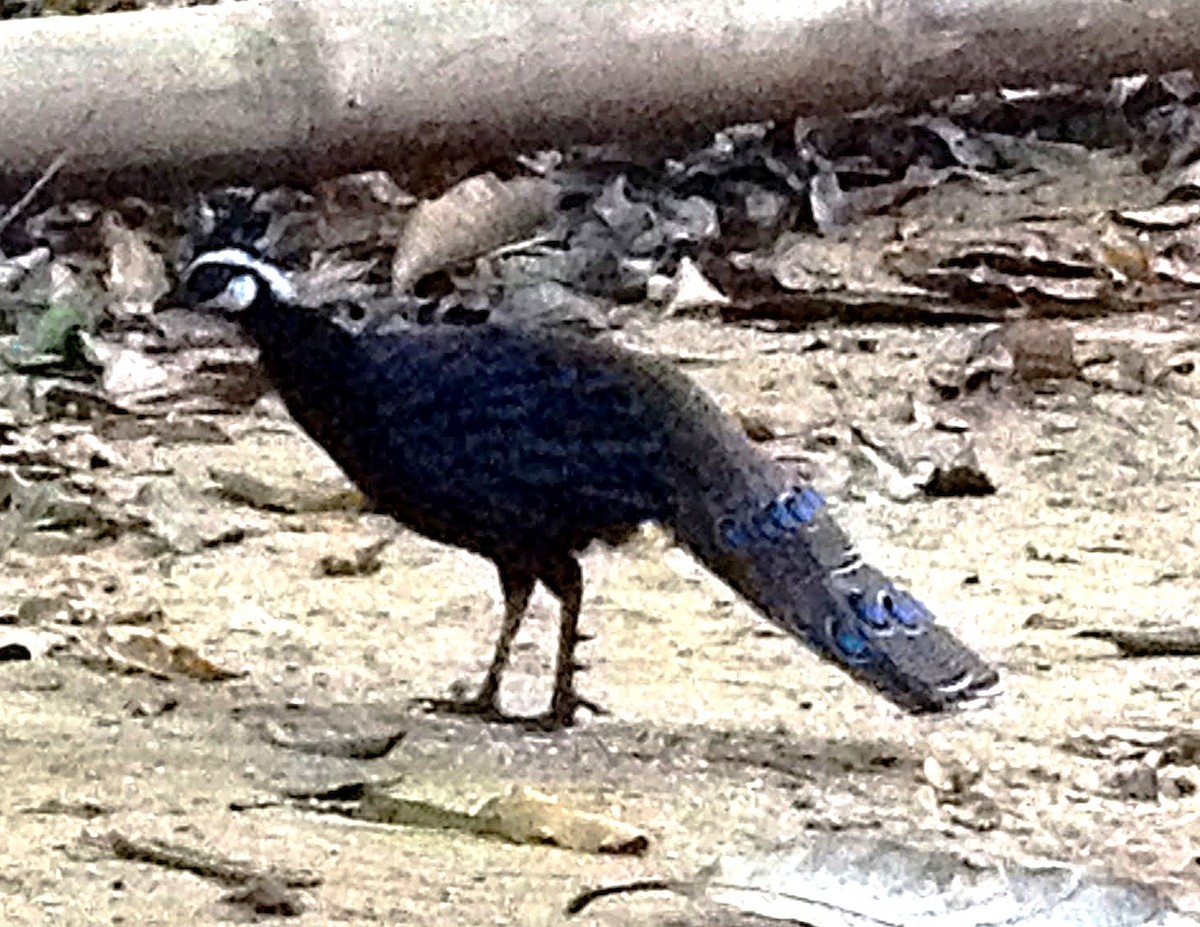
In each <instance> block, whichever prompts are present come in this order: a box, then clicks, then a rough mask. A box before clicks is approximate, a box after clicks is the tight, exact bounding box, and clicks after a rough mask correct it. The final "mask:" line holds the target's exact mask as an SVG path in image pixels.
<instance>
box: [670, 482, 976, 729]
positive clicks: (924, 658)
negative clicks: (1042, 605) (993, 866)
mask: <svg viewBox="0 0 1200 927" xmlns="http://www.w3.org/2000/svg"><path fill="white" fill-rule="evenodd" d="M751 495H752V494H751ZM709 508H710V506H709V505H702V506H699V507H697V508H693V509H692V510H691V511H690V512H689V517H687V518H683V519H681V524H680V525H677V526H676V531H677V533H678V534H679V536H680V539H681V540H683V541H684V543H685V544H687V545H688V546H689V547H690V548H691V549H692V550H693V551H694V552H695V553H696V554H697V555H698V556H699V557H700V558H701V559H702V560H703V561H704V562H705V563H706V564H707V565H708V566H709V568H710V569H712V570H713V571H714V572H715V573H716V574H717V575H718V576H720V577H721V578H722V579H724V580H725V581H726V582H728V583H729V584H730V585H731V586H733V587H734V588H735V589H736V590H737V591H738V592H739V593H740V594H741V595H742V596H744V597H745V598H746V599H747V600H749V601H750V603H751V604H753V605H754V606H755V607H756V608H758V609H759V610H760V611H761V612H762V613H763V614H764V615H765V616H766V617H767V618H769V619H771V620H772V621H773V622H774V623H776V624H778V625H779V626H781V627H783V628H784V629H785V630H787V631H788V632H789V633H791V634H793V635H795V636H797V637H799V638H800V639H802V640H803V641H804V642H805V643H807V644H808V645H809V646H810V647H811V648H812V649H813V650H815V651H816V652H817V653H818V654H820V655H821V656H823V657H825V658H826V659H829V660H831V661H833V662H834V663H836V664H837V665H838V666H840V667H841V668H842V669H843V670H845V671H846V672H847V673H849V674H850V675H851V676H852V677H854V678H855V679H857V680H858V681H859V682H862V683H864V684H865V685H868V686H870V687H871V688H873V689H875V690H877V691H878V692H880V693H881V694H882V695H884V696H886V697H887V698H889V699H891V700H892V701H893V702H895V703H896V704H897V705H899V706H901V707H902V708H904V709H906V710H908V711H910V712H912V713H914V714H919V713H926V712H940V711H948V710H952V709H956V708H966V707H974V706H976V705H978V704H981V703H984V702H986V701H988V700H990V699H991V698H992V697H994V696H995V695H997V694H998V693H999V690H1000V677H999V674H998V673H997V671H996V670H995V668H994V667H992V666H991V665H989V664H988V663H987V662H986V661H985V660H984V659H983V658H982V657H980V656H979V655H978V654H976V653H975V652H974V651H972V650H971V649H970V648H969V647H967V646H966V645H965V644H964V643H962V642H961V641H960V640H959V639H958V638H957V637H955V636H954V635H953V634H952V633H951V632H950V631H949V630H947V629H946V628H945V627H943V626H942V625H939V624H937V623H936V622H935V620H934V617H933V615H932V614H931V613H930V611H929V610H928V609H927V608H926V607H925V606H924V605H922V604H921V603H920V602H919V601H917V599H915V598H914V597H913V596H911V595H910V594H909V593H907V592H905V591H903V590H902V589H900V588H899V587H898V586H896V585H895V584H894V583H893V582H891V580H889V579H888V578H887V577H886V576H884V575H883V574H882V573H881V572H879V571H878V570H876V569H875V568H874V567H871V566H869V565H868V564H866V563H864V562H863V561H862V559H861V557H860V556H859V554H858V552H857V550H856V549H855V547H854V545H853V544H851V543H850V541H849V539H848V538H847V537H846V535H845V534H844V533H843V532H842V530H841V529H840V528H839V527H838V526H837V524H836V523H835V522H834V521H833V519H832V518H831V517H830V515H829V513H828V512H827V511H826V509H825V506H824V500H823V499H822V498H821V496H820V494H818V493H817V492H816V491H815V490H813V489H811V488H808V487H800V488H794V489H790V490H788V491H787V492H784V493H783V494H781V495H778V496H776V497H774V498H769V499H767V500H766V501H765V502H764V501H762V499H761V497H759V498H758V499H757V500H753V499H752V500H750V501H746V500H745V499H743V500H742V501H740V502H739V503H738V504H737V505H736V506H735V507H734V509H733V510H732V511H729V510H727V511H723V512H721V513H720V514H718V515H717V517H716V518H713V517H712V515H713V513H712V512H711V511H706V517H704V516H702V515H701V512H702V511H704V510H708V509H709Z"/></svg>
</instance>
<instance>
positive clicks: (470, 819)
mask: <svg viewBox="0 0 1200 927" xmlns="http://www.w3.org/2000/svg"><path fill="white" fill-rule="evenodd" d="M347 812H348V813H350V814H351V815H352V816H353V817H355V818H356V819H358V820H363V821H374V822H376V823H380V824H396V825H401V826H405V827H426V828H432V829H437V830H461V831H465V832H467V833H470V834H479V835H487V836H491V837H499V838H501V839H503V840H508V841H511V842H512V843H533V844H543V845H549V846H556V847H560V848H562V849H564V850H578V851H580V852H582V853H616V854H623V855H632V856H638V855H641V854H642V853H644V852H645V851H646V850H647V849H648V848H649V846H650V838H649V837H648V836H647V835H646V833H645V832H644V831H642V830H639V829H638V828H636V827H632V826H631V825H629V824H624V823H622V822H620V821H616V820H614V819H612V818H608V817H605V816H604V815H600V814H591V813H588V812H585V811H578V810H576V809H575V808H572V807H570V806H569V805H565V804H562V803H560V802H559V800H558V799H557V798H556V797H554V796H551V795H546V794H544V793H542V792H538V791H535V790H533V789H530V788H525V787H521V786H515V787H514V788H513V789H512V790H511V791H510V792H508V793H507V794H505V795H495V796H493V797H491V798H488V799H486V800H485V801H484V802H483V803H482V804H480V805H479V806H478V807H477V808H475V809H474V810H473V811H469V812H462V811H455V810H453V809H450V808H445V807H443V806H441V805H438V804H435V803H433V802H428V801H422V800H420V799H411V798H400V797H397V796H393V795H389V794H387V793H386V792H383V791H381V790H379V789H376V788H368V789H366V790H365V791H364V792H363V794H362V796H361V803H359V804H357V805H355V806H353V807H351V808H349V809H347Z"/></svg>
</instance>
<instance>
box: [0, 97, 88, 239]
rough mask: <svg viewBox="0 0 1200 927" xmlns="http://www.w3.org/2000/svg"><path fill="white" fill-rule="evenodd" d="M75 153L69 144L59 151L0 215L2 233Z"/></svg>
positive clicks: (81, 125) (85, 120) (84, 121)
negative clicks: (37, 176) (31, 184)
mask: <svg viewBox="0 0 1200 927" xmlns="http://www.w3.org/2000/svg"><path fill="white" fill-rule="evenodd" d="M95 115H96V111H95V110H94V109H92V110H88V112H87V113H86V114H84V117H83V119H81V120H80V122H79V125H78V126H77V127H76V129H75V131H76V132H79V131H81V130H82V129H84V128H85V127H86V126H87V124H88V123H90V122H91V121H92V117H93V116H95ZM74 154H75V146H74V145H71V146H68V147H67V148H65V149H63V150H62V151H61V152H59V154H58V157H56V158H55V159H54V160H53V161H51V162H50V166H49V167H47V168H46V169H45V170H44V171H42V176H41V177H39V178H38V179H37V180H36V181H34V184H33V186H32V187H30V188H29V189H28V190H26V191H25V195H24V196H22V197H21V198H20V199H19V200H17V201H16V202H15V203H13V204H12V206H10V207H9V208H8V210H7V211H6V212H5V213H4V215H3V216H0V235H3V234H4V232H5V230H6V229H7V228H8V227H9V226H10V225H12V224H13V222H14V221H15V220H16V218H17V216H19V215H20V214H21V213H22V212H24V211H25V209H26V207H28V206H29V204H30V203H32V202H33V201H34V199H35V198H36V197H37V195H38V194H39V193H41V192H42V190H44V189H45V187H46V184H48V183H49V182H50V181H51V180H53V179H54V177H55V175H57V174H58V172H59V171H61V170H62V169H63V168H64V167H66V165H67V162H68V161H70V160H71V158H72V157H73V156H74Z"/></svg>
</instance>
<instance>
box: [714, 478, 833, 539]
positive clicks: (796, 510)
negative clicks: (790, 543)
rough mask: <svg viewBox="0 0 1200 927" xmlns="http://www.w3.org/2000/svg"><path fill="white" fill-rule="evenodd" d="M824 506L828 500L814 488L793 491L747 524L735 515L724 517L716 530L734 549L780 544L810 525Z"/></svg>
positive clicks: (807, 487) (776, 499) (784, 494)
mask: <svg viewBox="0 0 1200 927" xmlns="http://www.w3.org/2000/svg"><path fill="white" fill-rule="evenodd" d="M824 504H825V497H824V496H822V495H821V494H820V493H819V492H817V491H816V490H815V489H813V488H812V487H811V486H805V487H803V488H800V489H790V490H788V491H787V492H785V493H783V494H782V495H780V496H778V497H777V498H775V499H772V500H771V501H770V502H769V503H767V505H766V506H765V507H763V508H762V509H760V510H759V511H757V512H756V513H754V515H753V516H751V518H750V519H749V520H748V521H746V522H742V521H739V520H738V519H737V518H736V517H734V516H732V515H728V516H726V517H725V518H722V519H721V520H720V521H719V522H718V523H717V530H718V531H719V532H720V535H721V538H722V540H724V541H725V543H726V544H727V545H728V546H729V547H731V548H733V549H734V550H737V549H738V548H741V547H744V546H746V545H747V544H749V543H751V542H752V541H757V540H763V541H768V542H770V541H778V540H779V539H780V538H782V537H784V536H785V535H788V534H795V533H796V532H797V531H799V530H800V529H801V528H805V527H807V526H809V525H811V524H812V521H813V519H814V518H816V516H817V512H819V511H820V510H821V507H822V506H823V505H824Z"/></svg>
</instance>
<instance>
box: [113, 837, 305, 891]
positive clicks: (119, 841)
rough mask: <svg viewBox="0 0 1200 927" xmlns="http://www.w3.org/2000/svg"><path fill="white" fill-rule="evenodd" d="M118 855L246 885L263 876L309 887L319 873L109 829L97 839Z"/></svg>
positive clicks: (290, 885) (225, 881)
mask: <svg viewBox="0 0 1200 927" xmlns="http://www.w3.org/2000/svg"><path fill="white" fill-rule="evenodd" d="M98 842H99V843H100V844H101V845H107V849H108V850H109V851H110V852H111V853H112V854H113V855H114V856H115V857H117V858H118V859H128V860H133V861H135V862H139V863H153V864H154V865H156V866H164V867H166V868H168V869H179V870H181V871H183V872H192V873H195V874H196V875H198V876H202V877H204V878H206V879H213V880H215V881H217V882H221V883H223V884H225V885H247V884H250V883H252V882H257V881H260V880H263V879H275V880H278V881H279V882H280V883H282V884H283V885H285V886H287V887H288V888H312V887H314V886H317V885H320V884H321V878H320V876H316V875H313V874H312V873H308V872H300V871H291V872H288V871H283V870H272V871H270V872H264V871H262V870H261V869H259V868H257V867H255V866H254V865H253V864H251V863H244V862H239V861H237V860H232V859H228V858H227V857H222V856H219V855H217V854H215V853H213V852H211V851H208V850H203V849H199V848H196V847H187V846H181V845H179V844H170V843H167V842H166V841H164V840H154V839H146V840H135V839H133V838H130V837H126V836H125V835H124V834H119V833H117V832H116V831H111V832H110V833H108V834H107V835H106V836H104V837H102V838H100V839H99V841H98Z"/></svg>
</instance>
